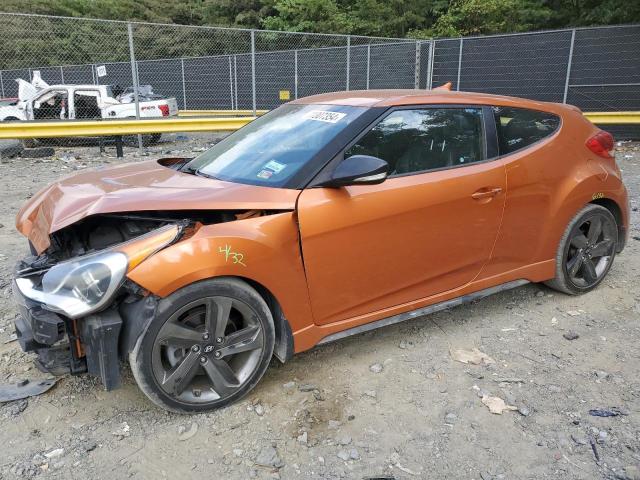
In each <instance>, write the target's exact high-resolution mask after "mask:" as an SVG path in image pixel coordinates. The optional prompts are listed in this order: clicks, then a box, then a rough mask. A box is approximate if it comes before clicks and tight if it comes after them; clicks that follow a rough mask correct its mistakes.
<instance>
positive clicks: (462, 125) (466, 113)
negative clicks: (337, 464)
mask: <svg viewBox="0 0 640 480" xmlns="http://www.w3.org/2000/svg"><path fill="white" fill-rule="evenodd" d="M484 152H485V148H484V133H483V124H482V109H481V108H430V109H416V110H396V111H394V112H392V113H390V114H389V115H388V116H387V117H385V118H384V119H383V120H382V121H380V123H378V124H377V125H376V126H375V127H373V128H372V129H371V130H369V132H367V133H366V134H365V135H364V136H363V137H362V138H360V140H358V141H357V142H356V144H355V145H353V146H351V147H350V148H348V149H347V151H346V152H345V158H348V157H350V156H352V155H372V156H374V157H378V158H381V159H383V160H385V161H387V163H389V172H390V174H391V175H405V174H410V173H414V172H425V171H429V170H437V169H441V168H451V167H456V166H460V165H466V164H469V163H473V162H478V161H481V160H484V159H485V153H484Z"/></svg>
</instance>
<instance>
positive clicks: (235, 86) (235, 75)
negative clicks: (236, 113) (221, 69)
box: [233, 55, 238, 108]
mask: <svg viewBox="0 0 640 480" xmlns="http://www.w3.org/2000/svg"><path fill="white" fill-rule="evenodd" d="M233 91H234V94H235V98H234V100H235V101H236V108H238V56H237V55H234V56H233Z"/></svg>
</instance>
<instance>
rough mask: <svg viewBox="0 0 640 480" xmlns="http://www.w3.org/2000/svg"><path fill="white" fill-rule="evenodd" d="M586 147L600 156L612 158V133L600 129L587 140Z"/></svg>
mask: <svg viewBox="0 0 640 480" xmlns="http://www.w3.org/2000/svg"><path fill="white" fill-rule="evenodd" d="M587 148H588V149H589V150H591V151H592V152H593V153H595V154H596V155H598V156H600V157H602V158H613V135H611V134H610V133H609V132H605V131H603V130H600V131H599V132H598V133H596V134H595V135H594V136H593V137H591V138H590V139H589V140H587Z"/></svg>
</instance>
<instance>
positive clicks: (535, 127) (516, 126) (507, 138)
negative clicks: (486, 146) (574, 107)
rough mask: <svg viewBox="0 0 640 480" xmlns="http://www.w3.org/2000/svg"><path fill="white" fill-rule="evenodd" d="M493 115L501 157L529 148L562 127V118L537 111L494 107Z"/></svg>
mask: <svg viewBox="0 0 640 480" xmlns="http://www.w3.org/2000/svg"><path fill="white" fill-rule="evenodd" d="M493 114H494V116H495V119H496V128H497V131H498V143H499V148H500V155H506V154H509V153H513V152H515V151H517V150H520V149H522V148H525V147H528V146H529V145H531V144H532V143H535V142H537V141H538V140H542V139H543V138H545V137H548V136H549V135H551V134H552V133H553V132H555V131H556V130H557V129H558V127H559V126H560V117H558V116H557V115H554V114H552V113H547V112H539V111H536V110H527V109H524V108H509V107H493Z"/></svg>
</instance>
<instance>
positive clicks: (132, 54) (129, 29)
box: [127, 23, 142, 153]
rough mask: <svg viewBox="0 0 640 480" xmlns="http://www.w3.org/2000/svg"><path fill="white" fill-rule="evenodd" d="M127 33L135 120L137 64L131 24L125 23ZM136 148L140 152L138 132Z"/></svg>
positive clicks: (138, 101)
mask: <svg viewBox="0 0 640 480" xmlns="http://www.w3.org/2000/svg"><path fill="white" fill-rule="evenodd" d="M127 33H128V35H129V57H130V59H131V77H132V80H133V98H134V101H135V103H136V120H140V97H139V85H138V66H137V64H136V55H135V52H134V50H133V26H132V25H131V24H130V23H127ZM138 149H139V150H140V153H142V135H140V134H138Z"/></svg>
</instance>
